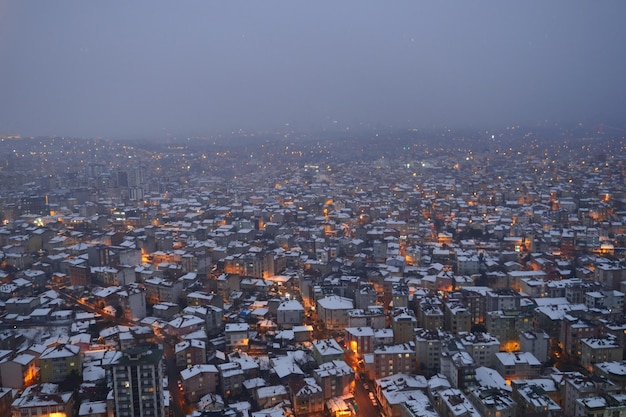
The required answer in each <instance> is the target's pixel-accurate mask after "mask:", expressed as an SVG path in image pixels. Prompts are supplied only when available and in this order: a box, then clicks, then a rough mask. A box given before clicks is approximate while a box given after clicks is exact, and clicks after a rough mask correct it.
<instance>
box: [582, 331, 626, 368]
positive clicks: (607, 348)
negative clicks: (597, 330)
mask: <svg viewBox="0 0 626 417" xmlns="http://www.w3.org/2000/svg"><path fill="white" fill-rule="evenodd" d="M623 354H624V348H623V347H622V346H620V345H619V344H618V343H617V339H616V338H615V337H614V336H613V335H606V336H605V337H590V338H586V339H582V340H581V355H580V364H581V365H582V366H584V367H585V368H587V370H589V372H591V371H593V364H595V363H598V362H613V361H619V360H622V356H623Z"/></svg>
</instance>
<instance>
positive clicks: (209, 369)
mask: <svg viewBox="0 0 626 417" xmlns="http://www.w3.org/2000/svg"><path fill="white" fill-rule="evenodd" d="M180 380H181V382H182V384H183V391H184V393H185V399H186V400H187V401H188V402H191V403H196V402H198V401H199V400H200V398H202V397H203V396H205V395H206V394H214V393H215V392H216V390H217V385H218V382H219V371H218V370H217V367H215V365H209V364H201V365H194V366H192V367H191V368H187V369H183V370H182V371H181V372H180Z"/></svg>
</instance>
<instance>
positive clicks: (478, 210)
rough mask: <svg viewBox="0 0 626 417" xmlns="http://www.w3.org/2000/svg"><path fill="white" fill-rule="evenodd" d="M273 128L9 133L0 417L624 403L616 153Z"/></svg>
mask: <svg viewBox="0 0 626 417" xmlns="http://www.w3.org/2000/svg"><path fill="white" fill-rule="evenodd" d="M238 135H240V136H237V137H238V138H239V139H240V140H244V139H242V137H243V133H241V132H240V133H238ZM542 135H543V136H542ZM285 136H286V138H283V139H281V140H261V139H260V138H253V139H254V140H252V139H250V138H246V142H245V144H239V146H228V145H227V144H225V141H224V138H221V141H210V140H206V139H200V138H194V139H191V138H189V139H184V140H172V141H170V142H168V143H166V144H159V145H152V144H133V145H129V144H117V143H114V142H110V141H105V140H82V141H81V140H76V139H65V138H37V139H23V138H2V139H1V141H0V162H1V164H2V165H1V167H0V179H1V181H0V203H1V206H0V220H1V221H2V225H1V226H0V261H1V262H2V269H1V270H0V280H1V281H2V285H1V286H0V300H1V303H0V312H1V313H2V316H1V317H0V320H1V321H2V322H1V323H0V329H1V330H0V382H1V387H2V388H1V389H0V416H4V415H6V416H8V415H10V414H11V415H13V416H14V417H28V416H31V415H32V416H35V415H51V414H52V413H61V414H64V415H66V416H69V417H71V416H92V415H94V416H107V415H115V416H117V417H122V416H155V417H162V416H165V415H168V414H172V415H176V416H180V415H184V414H190V415H193V416H211V415H232V416H237V415H249V416H252V417H261V416H263V417H266V416H272V417H279V416H309V415H322V414H323V413H327V414H328V415H331V416H337V417H347V416H351V415H359V416H360V415H367V416H374V415H381V414H382V415H384V416H386V417H409V416H411V417H412V416H433V417H434V416H437V415H439V416H443V417H452V416H491V417H515V416H522V415H525V414H526V413H530V414H531V415H536V416H548V415H557V414H562V415H565V416H581V415H594V416H601V415H602V416H605V415H607V416H608V415H610V416H615V415H622V414H623V413H626V394H623V393H624V392H625V391H624V390H625V389H626V362H624V361H623V359H624V353H625V352H624V346H625V343H624V338H625V335H626V320H624V308H625V307H624V297H625V293H626V263H625V262H624V248H625V247H626V223H625V216H626V195H625V193H624V186H625V181H626V175H625V173H624V169H625V166H624V162H625V161H624V158H625V157H624V155H626V153H624V152H623V149H622V145H621V142H619V141H618V140H616V139H614V138H607V135H606V134H605V133H603V132H587V131H581V130H574V131H559V130H557V131H554V130H550V131H541V132H533V131H524V130H522V129H520V128H519V127H515V128H510V129H506V130H503V131H500V132H495V131H494V132H480V133H475V134H472V135H468V134H465V135H462V134H459V133H456V132H451V131H448V130H445V131H442V132H414V131H409V132H400V133H397V132H396V133H390V132H385V133H383V132H375V133H371V132H370V133H367V134H366V133H364V134H363V136H357V137H345V138H342V140H335V141H331V140H329V139H328V138H321V139H319V138H318V139H314V138H311V137H305V138H303V137H301V138H295V137H293V136H294V134H293V133H290V135H287V134H286V135H285ZM233 137H234V136H233ZM543 137H546V138H543ZM255 140H256V142H255ZM444 143H445V144H446V145H445V146H443V144H444ZM615 413H618V414H615Z"/></svg>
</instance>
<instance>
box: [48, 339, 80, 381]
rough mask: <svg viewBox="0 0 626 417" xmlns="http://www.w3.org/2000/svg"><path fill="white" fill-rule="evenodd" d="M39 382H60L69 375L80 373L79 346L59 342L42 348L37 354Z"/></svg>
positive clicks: (78, 374)
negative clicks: (38, 354)
mask: <svg viewBox="0 0 626 417" xmlns="http://www.w3.org/2000/svg"><path fill="white" fill-rule="evenodd" d="M39 367H40V369H41V370H40V376H41V382H62V381H64V380H65V379H66V378H67V377H68V376H69V375H71V374H72V373H75V374H76V375H77V376H80V375H82V372H83V367H82V363H81V354H80V347H79V346H75V345H68V344H60V345H56V346H51V347H49V348H47V349H46V350H44V351H43V352H42V353H41V355H40V356H39Z"/></svg>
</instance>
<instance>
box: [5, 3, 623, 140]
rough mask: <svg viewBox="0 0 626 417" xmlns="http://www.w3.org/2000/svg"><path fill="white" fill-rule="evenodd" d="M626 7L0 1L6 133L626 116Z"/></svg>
mask: <svg viewBox="0 0 626 417" xmlns="http://www.w3.org/2000/svg"><path fill="white" fill-rule="evenodd" d="M624 16H626V2H624V1H621V0H615V1H602V2H591V1H585V2H583V1H575V2H572V1H525V2H515V3H513V2H501V1H481V2H467V1H450V2H448V1H446V2H434V1H433V2H430V1H393V2H383V1H378V2H374V1H314V2H300V1H282V2H278V1H236V2H230V1H223V2H217V1H200V0H198V1H196V0H189V1H184V2H174V1H167V2H165V1H154V0H151V1H132V2H127V1H106V2H87V1H20V0H15V1H0V133H19V134H22V135H66V136H89V137H93V136H105V137H119V138H125V137H150V136H152V137H156V136H160V135H162V134H164V133H168V134H174V135H181V134H182V135H193V134H205V133H209V132H217V131H220V130H232V129H238V128H243V129H285V127H286V126H289V129H300V130H304V129H324V128H327V127H330V126H339V127H342V128H343V127H350V126H355V125H359V124H367V125H393V126H398V127H433V126H459V127H461V126H482V125H507V124H511V123H515V124H518V123H543V122H544V121H548V122H550V123H561V124H571V123H579V122H581V123H600V122H602V123H606V124H609V125H615V126H624V124H625V121H624V109H625V108H626V77H625V76H624V74H626V54H624V51H623V44H624V41H625V40H626V25H624V24H623V19H624Z"/></svg>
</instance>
